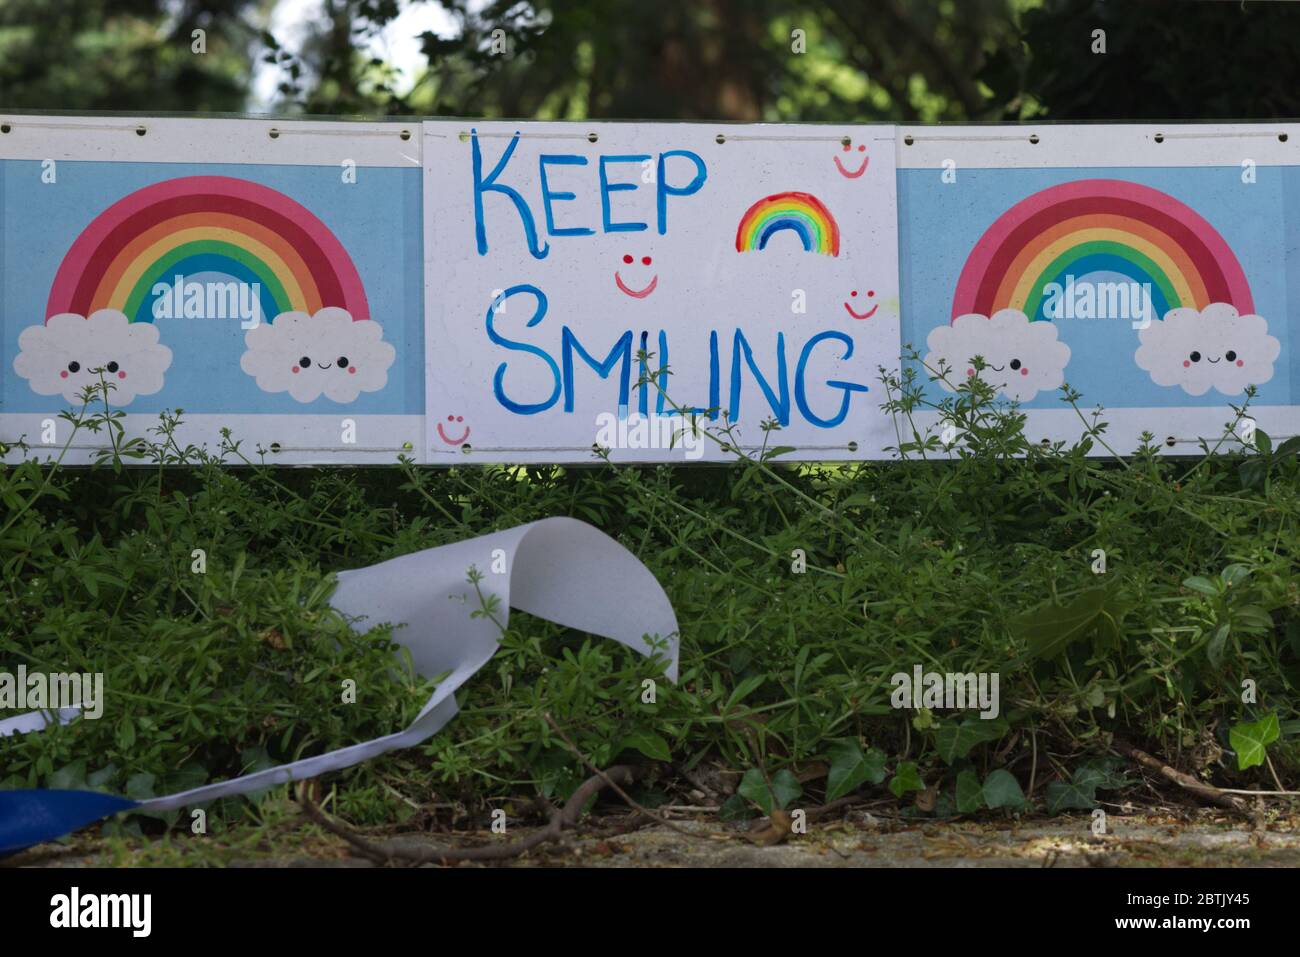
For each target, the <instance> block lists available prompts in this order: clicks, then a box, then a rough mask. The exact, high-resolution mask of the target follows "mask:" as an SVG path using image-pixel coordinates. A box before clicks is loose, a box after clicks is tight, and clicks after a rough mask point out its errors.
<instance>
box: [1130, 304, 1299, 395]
mask: <svg viewBox="0 0 1300 957" xmlns="http://www.w3.org/2000/svg"><path fill="white" fill-rule="evenodd" d="M1138 338H1139V339H1140V340H1141V343H1142V344H1141V345H1140V346H1138V350H1137V352H1136V353H1135V354H1134V356H1133V358H1134V360H1135V361H1136V362H1137V364H1138V367H1139V368H1141V369H1145V370H1146V371H1147V372H1149V373H1151V380H1152V381H1153V382H1155V384H1156V385H1176V386H1180V387H1182V390H1183V391H1184V392H1186V393H1187V394H1188V395H1204V394H1205V393H1206V392H1208V391H1209V390H1210V388H1211V386H1213V387H1214V388H1215V389H1218V390H1219V391H1220V392H1222V393H1223V394H1224V395H1240V394H1241V393H1242V392H1243V391H1245V388H1246V386H1248V385H1260V384H1262V383H1265V382H1267V381H1268V380H1269V379H1271V378H1273V360H1274V359H1276V358H1277V357H1278V353H1280V352H1281V351H1282V344H1281V343H1280V342H1278V341H1277V339H1275V338H1273V337H1272V336H1270V335H1269V334H1268V323H1267V322H1265V321H1264V318H1263V317H1262V316H1255V315H1247V316H1241V315H1238V314H1237V310H1236V309H1235V308H1234V307H1232V306H1230V305H1228V304H1227V303H1225V302H1215V303H1211V304H1210V305H1208V306H1206V307H1205V309H1204V311H1201V312H1198V311H1197V310H1195V309H1190V308H1187V307H1181V308H1178V309H1171V310H1169V312H1167V313H1165V318H1164V319H1163V320H1161V321H1160V322H1153V323H1151V324H1150V325H1149V326H1147V327H1146V328H1145V329H1143V330H1142V331H1141V332H1140V333H1138Z"/></svg>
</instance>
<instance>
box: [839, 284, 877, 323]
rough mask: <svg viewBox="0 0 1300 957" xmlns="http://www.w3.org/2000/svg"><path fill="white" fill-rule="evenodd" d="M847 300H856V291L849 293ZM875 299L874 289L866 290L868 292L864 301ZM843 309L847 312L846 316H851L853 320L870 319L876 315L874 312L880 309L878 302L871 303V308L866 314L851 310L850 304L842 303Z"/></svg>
mask: <svg viewBox="0 0 1300 957" xmlns="http://www.w3.org/2000/svg"><path fill="white" fill-rule="evenodd" d="M849 298H850V299H856V298H858V291H857V290H856V289H854V290H853V291H852V292H850V293H849ZM875 298H876V291H875V290H874V289H868V290H867V295H866V300H871V299H875ZM844 308H845V309H846V310H847V311H848V314H849V315H850V316H852V317H853V318H854V319H870V318H871V317H872V316H874V315H875V314H876V310H877V309H879V308H880V303H878V302H873V303H872V304H871V308H870V309H868V310H867V311H866V312H858V311H857V310H855V309H854V308H853V306H852V305H851V304H850V303H848V302H845V303H844Z"/></svg>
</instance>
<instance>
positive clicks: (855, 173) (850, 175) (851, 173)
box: [835, 143, 871, 179]
mask: <svg viewBox="0 0 1300 957" xmlns="http://www.w3.org/2000/svg"><path fill="white" fill-rule="evenodd" d="M852 149H853V147H852V146H851V145H850V144H848V143H845V144H844V152H845V153H849V152H851V151H852ZM866 151H867V147H866V144H865V143H864V144H863V145H861V146H859V147H858V152H859V153H866ZM870 162H871V157H870V156H863V157H862V162H861V163H860V164H858V168H857V169H855V170H849V169H846V168H845V166H844V163H843V161H842V160H841V159H840V158H839V157H838V156H836V157H835V168H836V169H837V170H839V171H840V175H841V176H843V177H844V178H845V179H857V178H858V177H859V176H861V175H862V174H863V173H865V172H866V171H867V164H868V163H870Z"/></svg>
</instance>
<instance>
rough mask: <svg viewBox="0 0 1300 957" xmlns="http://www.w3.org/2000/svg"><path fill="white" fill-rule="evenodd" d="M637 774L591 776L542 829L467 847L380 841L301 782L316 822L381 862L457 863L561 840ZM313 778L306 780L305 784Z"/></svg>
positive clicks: (618, 769)
mask: <svg viewBox="0 0 1300 957" xmlns="http://www.w3.org/2000/svg"><path fill="white" fill-rule="evenodd" d="M636 777H637V770H636V768H633V767H630V766H628V765H622V764H620V765H615V766H614V767H612V768H610V769H609V770H608V771H602V772H600V773H599V774H597V775H596V776H595V777H591V778H588V779H587V780H586V781H584V782H582V784H580V785H578V787H577V789H576V790H575V791H574V792H573V794H571V795H570V796H569V800H568V801H566V802H565V804H564V807H563V808H562V809H561V810H558V811H557V810H552V811H551V819H550V820H549V821H548V822H547V824H546V826H545V827H543V828H542V829H541V830H538V831H535V832H534V833H532V834H530V835H528V836H527V837H525V838H522V839H521V840H518V841H512V842H510V843H508V844H489V845H486V846H484V847H465V848H436V847H431V848H411V847H403V846H396V847H394V846H393V845H392V844H376V843H374V842H373V841H369V840H367V839H366V838H364V837H362V836H361V835H360V834H357V833H356V832H355V831H353V830H352V829H351V828H349V827H347V826H346V825H344V824H341V823H339V822H338V821H335V820H334V819H332V818H330V817H328V816H327V815H326V814H325V813H324V812H323V811H322V810H321V809H320V808H319V807H318V806H317V805H316V803H315V802H314V801H313V800H312V799H311V797H310V795H309V793H308V791H307V788H306V787H305V786H304V785H299V786H298V789H297V792H298V801H299V803H300V804H301V805H302V810H303V813H304V814H306V815H307V817H308V818H310V819H311V820H312V821H313V822H315V823H316V824H319V825H320V826H321V827H323V828H324V829H325V830H327V831H329V832H330V833H331V834H334V835H337V836H338V837H341V838H343V840H345V841H347V842H348V843H349V844H351V845H352V846H353V847H355V848H356V849H357V850H358V851H360V852H361V854H362V856H364V857H367V858H369V859H370V860H372V861H374V862H375V863H377V864H391V863H393V862H395V861H401V862H403V863H411V864H456V863H459V862H461V861H505V860H511V859H512V858H516V857H521V856H523V855H524V854H526V853H527V852H528V851H531V850H532V849H533V848H535V847H540V846H541V845H543V844H549V843H552V842H555V841H559V840H561V838H562V836H563V832H564V829H565V828H571V827H574V826H576V825H577V823H578V819H579V818H580V817H581V816H582V809H583V807H585V806H586V804H587V801H589V800H590V799H591V797H592V796H593V795H595V794H598V793H600V791H602V790H603V789H604V788H605V787H607V786H612V787H615V788H617V787H618V785H617V784H616V783H615V782H616V781H622V782H623V783H624V784H631V783H632V782H633V781H634V780H636ZM306 783H309V782H304V784H306Z"/></svg>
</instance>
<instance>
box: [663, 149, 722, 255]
mask: <svg viewBox="0 0 1300 957" xmlns="http://www.w3.org/2000/svg"><path fill="white" fill-rule="evenodd" d="M670 156H685V157H686V158H687V159H689V160H691V161H692V162H693V163H695V178H694V179H692V180H691V181H690V182H689V183H687V184H686V185H685V186H669V185H668V178H667V177H666V176H665V175H664V167H665V166H666V165H667V164H666V163H665V162H664V160H666V159H668V157H670ZM708 176H709V173H708V168H707V167H706V166H705V165H704V160H702V159H700V158H699V156H697V155H696V154H694V153H692V152H691V151H690V150H669V151H668V152H666V153H660V154H659V178H658V181H657V182H656V184H655V185H656V189H657V194H658V195H657V200H658V206H659V235H660V236H662V235H664V234H665V233H666V232H668V197H669V196H690V195H691V194H692V193H698V192H699V191H700V187H701V186H703V185H704V181H705V180H706V179H708Z"/></svg>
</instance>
